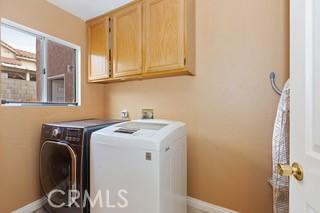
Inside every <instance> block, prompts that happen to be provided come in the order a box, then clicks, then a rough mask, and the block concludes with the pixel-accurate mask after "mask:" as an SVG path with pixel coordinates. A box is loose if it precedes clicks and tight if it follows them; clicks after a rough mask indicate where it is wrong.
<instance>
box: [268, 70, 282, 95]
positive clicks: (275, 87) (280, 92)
mask: <svg viewBox="0 0 320 213" xmlns="http://www.w3.org/2000/svg"><path fill="white" fill-rule="evenodd" d="M269 77H270V82H271V86H272V89H273V90H274V91H275V92H276V93H277V94H278V95H281V94H282V90H281V89H279V87H278V86H277V84H276V82H275V80H276V74H275V73H274V72H271V73H270V76H269Z"/></svg>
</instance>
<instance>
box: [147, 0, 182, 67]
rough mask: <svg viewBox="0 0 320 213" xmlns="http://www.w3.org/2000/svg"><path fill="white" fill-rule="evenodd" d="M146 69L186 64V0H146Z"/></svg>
mask: <svg viewBox="0 0 320 213" xmlns="http://www.w3.org/2000/svg"><path fill="white" fill-rule="evenodd" d="M144 22H145V26H146V29H145V47H146V51H145V71H147V72H159V71H171V70H178V69H183V68H184V66H185V0H146V5H145V16H144Z"/></svg>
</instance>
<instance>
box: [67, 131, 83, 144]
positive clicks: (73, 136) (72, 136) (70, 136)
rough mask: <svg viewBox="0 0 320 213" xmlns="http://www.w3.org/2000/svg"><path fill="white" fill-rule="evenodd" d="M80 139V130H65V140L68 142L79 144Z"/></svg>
mask: <svg viewBox="0 0 320 213" xmlns="http://www.w3.org/2000/svg"><path fill="white" fill-rule="evenodd" d="M81 138H82V130H81V129H75V128H67V129H66V136H65V140H66V141H70V142H76V143H77V142H80V141H81Z"/></svg>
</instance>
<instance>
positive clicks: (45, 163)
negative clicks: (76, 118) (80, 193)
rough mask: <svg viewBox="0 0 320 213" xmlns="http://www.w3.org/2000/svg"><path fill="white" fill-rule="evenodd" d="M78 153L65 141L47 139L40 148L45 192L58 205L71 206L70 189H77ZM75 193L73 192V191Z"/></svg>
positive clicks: (41, 177)
mask: <svg viewBox="0 0 320 213" xmlns="http://www.w3.org/2000/svg"><path fill="white" fill-rule="evenodd" d="M76 163H77V162H76V154H75V153H74V151H73V149H72V148H71V147H70V146H69V145H68V144H65V143H60V142H56V141H46V142H44V143H43V145H42V147H41V150H40V180H41V186H42V190H43V192H44V193H45V194H46V196H47V197H48V198H49V199H50V201H51V202H52V203H54V204H55V205H57V206H61V207H62V206H70V205H71V204H72V203H73V200H72V199H70V198H69V193H71V191H70V190H76V167H77V164H76ZM71 194H73V193H71Z"/></svg>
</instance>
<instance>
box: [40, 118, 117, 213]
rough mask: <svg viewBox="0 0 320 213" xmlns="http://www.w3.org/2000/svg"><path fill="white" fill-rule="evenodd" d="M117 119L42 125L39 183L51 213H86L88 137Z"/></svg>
mask: <svg viewBox="0 0 320 213" xmlns="http://www.w3.org/2000/svg"><path fill="white" fill-rule="evenodd" d="M119 122H120V121H118V120H80V121H67V122H59V123H46V124H43V125H42V131H41V149H40V182H41V188H42V192H43V194H44V196H45V197H46V198H47V203H46V204H45V207H44V208H45V209H46V210H47V211H48V212H50V213H51V212H52V213H60V212H61V213H87V212H89V210H90V208H89V205H88V203H85V202H84V196H85V194H86V193H87V195H89V188H90V186H89V183H90V180H89V179H90V177H89V166H90V165H89V154H90V151H89V150H90V138H91V134H92V133H93V132H94V131H97V130H99V129H101V128H104V127H107V126H110V125H113V124H116V123H119Z"/></svg>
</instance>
